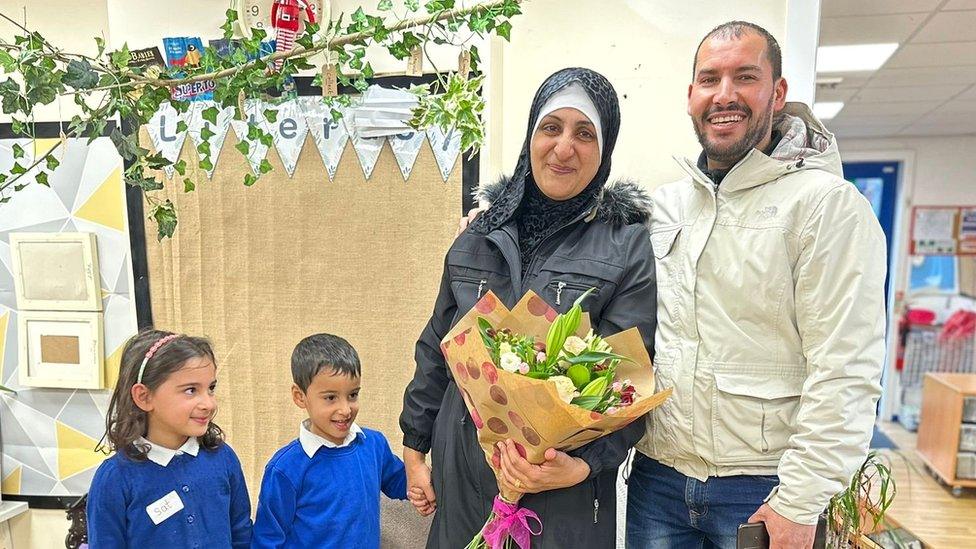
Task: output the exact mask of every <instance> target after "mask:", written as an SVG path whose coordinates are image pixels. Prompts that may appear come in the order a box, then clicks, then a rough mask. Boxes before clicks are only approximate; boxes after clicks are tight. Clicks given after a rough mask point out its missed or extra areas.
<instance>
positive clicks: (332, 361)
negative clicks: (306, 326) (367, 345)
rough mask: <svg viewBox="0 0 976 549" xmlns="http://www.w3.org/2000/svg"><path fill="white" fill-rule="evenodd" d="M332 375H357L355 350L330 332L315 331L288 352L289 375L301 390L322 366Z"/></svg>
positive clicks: (359, 371) (357, 362) (358, 374)
mask: <svg viewBox="0 0 976 549" xmlns="http://www.w3.org/2000/svg"><path fill="white" fill-rule="evenodd" d="M326 367H327V368H330V369H331V370H332V372H333V373H334V374H342V375H347V376H352V377H360V373H361V371H362V368H361V366H360V364H359V353H357V352H356V349H354V348H353V346H352V345H350V344H349V342H348V341H346V340H345V339H342V338H341V337H339V336H336V335H332V334H315V335H310V336H308V337H306V338H305V339H303V340H301V341H299V342H298V345H296V346H295V350H294V351H292V353H291V378H292V381H294V382H295V385H298V387H299V388H300V389H301V390H302V392H305V391H307V390H308V386H309V385H311V384H312V378H314V377H315V376H317V375H318V373H319V372H320V371H321V370H322V368H326Z"/></svg>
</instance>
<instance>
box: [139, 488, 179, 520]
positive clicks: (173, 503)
mask: <svg viewBox="0 0 976 549" xmlns="http://www.w3.org/2000/svg"><path fill="white" fill-rule="evenodd" d="M181 509H183V500H181V499H180V496H179V494H177V493H176V490H173V491H172V492H170V493H168V494H166V495H165V496H163V497H161V498H159V499H157V500H156V501H154V502H152V503H150V504H149V505H148V506H147V507H146V513H148V514H149V518H150V519H152V521H153V524H156V525H158V524H159V523H160V522H163V521H164V520H166V519H168V518H169V517H171V516H173V515H175V514H176V513H178V512H179V511H180V510H181Z"/></svg>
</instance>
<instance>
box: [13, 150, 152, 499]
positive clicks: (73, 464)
mask: <svg viewBox="0 0 976 549" xmlns="http://www.w3.org/2000/svg"><path fill="white" fill-rule="evenodd" d="M85 141H86V140H83V139H69V140H67V142H66V143H65V145H64V146H62V147H61V148H59V150H57V151H55V153H54V154H55V155H56V156H57V157H58V158H59V160H60V161H61V166H60V167H59V168H58V169H57V170H55V172H54V173H53V174H52V175H51V177H50V187H44V186H42V185H39V184H36V183H32V184H31V185H30V186H28V187H27V188H25V189H23V190H21V191H19V192H16V193H14V194H13V195H12V199H11V200H10V202H8V203H6V204H3V205H0V376H2V377H0V379H2V383H3V385H6V386H7V387H10V388H11V389H14V390H16V391H17V394H15V395H11V394H7V393H2V396H0V441H2V451H3V461H2V469H0V475H2V480H3V483H2V491H3V493H4V494H21V495H80V494H84V493H86V492H88V487H89V484H90V483H91V478H92V475H93V474H94V472H95V468H96V467H97V466H98V464H99V463H101V461H102V460H103V459H105V457H106V456H105V455H104V454H101V453H98V452H95V446H96V443H97V442H98V440H99V439H100V438H101V436H102V433H103V431H104V430H105V412H106V409H107V408H108V402H109V397H110V395H111V389H106V390H100V391H88V390H71V389H39V388H33V387H22V386H20V385H18V383H17V379H18V368H19V367H20V357H19V356H18V347H19V346H18V341H17V314H18V311H17V304H16V299H15V293H14V281H13V276H12V274H11V272H12V265H11V263H10V243H9V242H10V233H11V232H52V233H57V232H63V231H72V232H73V231H81V232H92V233H95V235H96V242H97V248H98V262H99V269H100V271H101V272H100V274H101V287H102V305H103V307H104V311H105V333H104V341H105V358H106V360H105V368H106V386H108V387H113V386H114V385H115V380H116V379H117V377H118V355H119V354H121V350H122V345H123V344H124V343H125V341H126V340H127V339H128V338H129V337H130V336H132V335H133V334H134V333H136V330H137V325H136V309H135V302H134V299H135V297H134V294H133V291H132V288H133V280H132V262H131V258H130V255H129V253H130V245H129V227H128V220H127V215H126V207H125V189H124V183H123V179H122V170H123V167H122V159H121V158H120V157H119V154H118V152H117V151H116V150H115V148H114V147H113V145H112V143H111V141H110V140H109V139H108V138H100V139H96V140H95V141H93V142H92V143H90V144H86V142H85ZM15 142H16V143H19V144H20V145H21V146H22V147H23V148H24V149H25V150H26V151H27V157H28V158H27V159H26V160H27V165H30V164H31V163H33V161H32V160H31V159H30V158H29V157H35V156H36V155H37V154H42V153H43V152H44V151H46V150H49V148H50V147H53V146H54V145H55V144H56V143H57V142H58V140H57V139H39V140H38V141H37V142H36V143H34V144H32V143H31V142H30V141H25V140H0V170H2V171H3V172H6V171H7V170H9V168H10V167H11V166H12V165H13V162H14V156H13V151H12V145H13V144H14V143H15ZM20 162H21V164H23V162H24V159H21V160H20Z"/></svg>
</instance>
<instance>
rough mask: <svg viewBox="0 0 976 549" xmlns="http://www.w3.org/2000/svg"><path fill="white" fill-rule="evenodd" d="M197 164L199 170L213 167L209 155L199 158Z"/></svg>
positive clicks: (207, 169) (208, 169)
mask: <svg viewBox="0 0 976 549" xmlns="http://www.w3.org/2000/svg"><path fill="white" fill-rule="evenodd" d="M199 166H200V169H201V170H206V171H208V172H209V171H210V170H212V169H213V167H214V165H213V162H211V161H210V157H209V156H208V157H205V158H203V159H201V160H200V164H199Z"/></svg>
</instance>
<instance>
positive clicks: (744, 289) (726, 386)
mask: <svg viewBox="0 0 976 549" xmlns="http://www.w3.org/2000/svg"><path fill="white" fill-rule="evenodd" d="M786 91H787V85H786V81H785V80H784V79H783V78H782V76H781V55H780V51H779V46H778V45H777V44H776V41H775V39H774V38H773V37H772V36H770V35H769V33H768V32H766V31H765V30H764V29H762V28H761V27H758V26H756V25H753V24H750V23H744V22H731V23H727V24H725V25H722V26H720V27H717V28H716V29H715V30H713V31H712V32H710V33H709V34H708V35H707V36H706V37H705V39H704V40H703V41H702V43H701V45H700V47H699V49H698V51H697V52H696V57H695V64H694V74H693V81H692V83H691V85H690V86H689V88H688V114H689V115H690V116H691V119H692V122H693V124H694V127H695V131H696V133H697V134H698V139H699V141H700V142H701V144H702V147H703V149H704V151H703V152H702V155H701V157H700V159H699V161H698V162H697V163H696V162H691V161H689V160H687V159H678V163H679V165H680V166H681V168H682V169H683V170H684V171H685V172H687V174H688V176H687V177H686V178H685V179H683V180H682V181H678V182H675V183H671V184H668V185H664V186H662V187H660V188H658V189H657V190H656V192H655V194H654V197H653V202H654V203H653V213H652V219H651V242H652V245H653V248H654V255H655V260H656V268H657V284H658V298H657V304H658V330H657V335H656V339H655V360H654V362H655V365H656V368H657V379H658V382H659V384H660V386H661V387H673V388H674V393H673V396H672V398H671V399H670V400H669V401H668V402H667V403H666V404H665V405H664V406H662V407H661V408H659V409H657V410H655V411H654V412H652V414H651V415H650V416H649V418H648V421H647V435H646V436H645V437H644V439H643V440H642V441H641V443H640V444H639V445H638V450H639V451H638V454H637V457H636V459H635V462H634V467H633V471H632V474H631V477H630V482H629V489H628V492H629V494H628V496H629V497H628V507H627V546H628V547H631V548H634V549H637V548H640V549H643V548H652V547H653V548H658V547H675V548H684V547H723V548H724V547H730V548H734V547H735V538H736V529H737V526H738V525H739V524H740V523H744V522H746V521H750V522H757V521H763V522H765V523H766V527H767V529H768V531H769V534H770V538H771V542H772V543H771V544H772V547H773V548H774V549H776V548H790V549H793V548H802V547H809V546H811V545H812V542H813V539H814V534H815V524H816V522H817V518H818V515H819V514H820V512H821V511H822V510H823V509H824V507H825V506H826V504H827V502H828V500H829V499H830V497H831V496H832V495H833V494H835V493H837V492H839V491H840V490H842V489H843V487H844V485H845V484H846V483H847V481H848V480H849V479H850V477H851V475H852V473H853V472H854V470H855V469H856V468H857V467H858V466H859V465H860V464H861V462H862V461H863V460H864V458H865V456H866V453H867V448H868V443H869V441H870V438H871V432H872V426H873V424H874V419H875V405H876V403H877V399H878V396H879V395H880V385H879V378H880V376H881V369H882V362H883V359H884V325H885V312H884V295H883V294H884V281H885V271H886V258H885V239H884V234H883V233H882V231H881V227H880V226H879V224H878V221H877V220H876V218H875V217H874V214H873V212H872V210H871V207H870V205H869V204H868V202H867V201H866V200H865V199H864V198H863V197H861V196H860V195H859V193H858V191H857V189H856V188H855V187H854V185H852V184H850V183H848V182H847V181H845V180H844V179H843V177H842V176H841V162H840V156H839V154H838V151H837V145H836V142H835V141H834V139H833V136H832V135H831V134H830V133H829V132H828V131H827V130H826V129H825V128H824V127H823V125H822V124H821V123H820V122H819V121H818V120H817V119H816V118H814V116H813V115H812V114H811V113H810V111H809V109H808V108H807V107H806V106H805V105H802V104H799V103H787V102H786Z"/></svg>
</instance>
